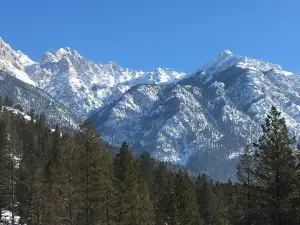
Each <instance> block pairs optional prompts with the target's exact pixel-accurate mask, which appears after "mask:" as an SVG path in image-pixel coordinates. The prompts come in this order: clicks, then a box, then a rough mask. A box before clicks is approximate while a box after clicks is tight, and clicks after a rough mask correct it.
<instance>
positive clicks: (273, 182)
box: [255, 106, 297, 225]
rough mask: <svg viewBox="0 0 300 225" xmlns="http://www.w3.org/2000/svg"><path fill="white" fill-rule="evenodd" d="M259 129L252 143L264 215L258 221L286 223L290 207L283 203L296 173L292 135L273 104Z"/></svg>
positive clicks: (281, 224)
mask: <svg viewBox="0 0 300 225" xmlns="http://www.w3.org/2000/svg"><path fill="white" fill-rule="evenodd" d="M262 132H263V134H262V136H261V137H260V139H259V141H258V143H257V144H255V147H256V151H255V163H256V168H255V176H256V177H255V178H256V180H257V182H256V187H257V189H258V191H259V196H258V202H257V203H258V206H259V207H260V209H261V210H260V212H261V218H262V219H263V220H262V221H260V223H263V224H273V225H283V224H288V220H287V218H288V214H289V211H290V209H286V204H287V201H288V197H289V195H290V194H291V193H293V187H294V185H293V182H294V178H295V177H296V176H297V165H296V158H295V156H294V155H293V151H292V149H291V147H290V146H291V144H293V143H294V138H290V137H289V135H288V129H287V127H286V124H285V120H284V118H283V117H282V116H281V113H280V112H279V111H278V110H277V109H276V108H275V107H274V106H273V107H272V109H271V111H270V113H269V114H268V116H267V118H266V120H265V124H264V125H262Z"/></svg>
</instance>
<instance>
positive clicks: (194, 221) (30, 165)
mask: <svg viewBox="0 0 300 225" xmlns="http://www.w3.org/2000/svg"><path fill="white" fill-rule="evenodd" d="M5 102H8V103H9V99H6V100H5V101H4V104H6V103H5ZM2 103H3V102H2ZM9 104H12V103H9ZM31 115H32V118H34V120H31V121H25V120H24V119H23V118H22V117H19V116H16V115H14V114H13V113H11V112H8V111H7V110H6V107H2V108H1V112H0V208H1V209H4V210H10V211H12V212H13V214H14V215H18V216H20V217H21V219H20V222H21V223H22V224H25V223H26V224H28V225H39V224H49V225H56V224H64V225H65V224H66V225H82V224H87V225H166V224H168V225H202V224H203V225H240V224H244V225H271V224H272V225H277V224H278V225H283V224H289V225H298V224H300V216H299V215H300V183H299V181H300V164H299V160H300V151H299V147H298V149H296V150H294V149H293V143H294V140H293V138H290V137H289V136H288V130H287V127H286V125H285V122H284V119H283V118H282V117H281V116H280V113H279V112H278V111H277V110H276V109H275V108H272V110H271V112H270V115H269V116H268V117H267V119H266V124H265V125H264V126H262V136H261V138H260V139H259V141H258V143H256V144H255V145H254V149H253V148H252V147H251V146H250V147H246V148H245V149H244V151H243V154H242V155H241V157H240V162H239V164H238V165H237V180H238V182H236V183H234V182H232V181H230V180H229V181H228V182H227V183H219V182H214V181H212V180H210V179H209V177H208V176H207V175H201V176H200V175H199V176H198V177H197V178H196V177H195V176H194V175H193V174H192V173H190V174H189V173H188V171H185V170H180V169H178V167H170V166H169V165H167V164H165V163H163V162H160V163H158V162H156V161H155V160H153V159H152V158H151V156H150V154H149V153H146V152H144V153H142V154H141V155H140V156H139V157H137V158H135V157H134V156H133V154H132V153H131V152H130V150H129V145H128V144H127V143H126V142H124V143H123V144H122V147H121V149H120V150H119V151H117V153H116V154H115V156H114V157H113V156H112V155H113V154H111V153H110V152H109V151H108V150H107V148H108V147H107V146H108V145H107V144H106V143H105V142H104V141H102V140H101V139H100V137H99V135H97V133H96V131H95V129H94V128H93V125H92V124H91V123H89V122H86V123H85V124H83V125H82V126H81V128H80V130H78V131H69V132H65V133H62V132H61V130H60V128H59V127H58V126H57V127H56V128H55V130H50V129H49V127H48V126H47V118H46V115H34V112H33V111H32V112H31ZM110 149H111V147H110ZM114 152H116V151H114ZM12 156H14V157H12ZM13 205H14V206H15V207H12V206H13Z"/></svg>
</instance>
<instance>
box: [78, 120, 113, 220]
mask: <svg viewBox="0 0 300 225" xmlns="http://www.w3.org/2000/svg"><path fill="white" fill-rule="evenodd" d="M79 148H80V149H81V150H80V153H79V154H80V157H81V159H82V160H81V166H80V167H81V170H80V176H81V182H82V190H81V191H82V197H83V199H82V200H83V205H82V216H80V215H79V216H80V217H81V218H82V221H81V222H82V223H84V224H90V225H93V224H99V222H101V223H104V224H105V223H106V224H110V220H112V219H111V217H112V216H111V214H112V213H113V212H112V210H109V209H111V206H109V204H111V203H112V202H111V198H112V196H113V194H112V192H113V188H112V185H111V184H112V169H111V168H112V167H111V164H112V160H111V158H110V155H109V154H108V153H107V151H106V149H105V145H104V143H103V141H101V140H100V137H99V135H97V133H96V131H95V130H94V128H93V125H92V123H90V122H87V123H85V124H84V125H83V126H82V133H81V134H80V146H79ZM103 203H104V204H103ZM105 221H106V222H105Z"/></svg>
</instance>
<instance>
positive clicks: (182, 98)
mask: <svg viewBox="0 0 300 225" xmlns="http://www.w3.org/2000/svg"><path fill="white" fill-rule="evenodd" d="M289 75H290V76H289ZM299 87H300V78H299V77H298V76H297V75H296V74H295V75H291V73H289V72H286V71H284V70H283V69H282V68H281V67H280V66H278V65H275V64H271V63H268V62H266V61H263V60H256V59H250V58H247V57H242V56H235V55H233V54H232V53H231V52H229V51H224V52H222V53H221V54H220V55H218V56H217V57H216V58H214V59H213V60H211V61H210V62H208V63H207V64H206V65H204V66H203V67H201V68H199V69H198V70H197V72H196V73H194V74H191V75H189V76H186V77H184V78H183V79H181V80H180V81H178V82H176V83H172V84H167V85H161V84H160V85H158V84H150V85H149V84H143V85H138V86H135V87H133V88H131V89H130V90H128V91H127V92H126V93H125V94H124V95H122V96H121V97H120V98H119V99H117V100H116V101H115V102H113V103H112V104H110V105H108V106H106V107H104V108H102V109H101V110H99V111H98V112H96V113H95V114H94V115H92V116H91V119H92V120H94V121H95V123H96V125H97V129H98V130H99V132H100V133H101V135H102V137H103V138H104V139H106V140H108V141H109V142H110V143H111V144H115V145H119V144H120V143H121V142H122V141H123V140H127V141H128V142H129V143H130V144H131V146H132V148H133V149H134V150H135V151H137V152H138V151H143V150H148V151H150V152H152V154H153V155H154V156H155V157H156V158H158V159H161V160H168V161H172V162H174V163H179V164H182V165H185V166H187V167H190V168H192V169H194V170H197V171H199V172H203V171H206V172H207V173H209V174H210V175H211V176H212V177H214V178H217V179H222V180H226V179H227V178H229V177H231V178H232V175H233V174H234V171H235V165H236V161H237V156H238V155H239V153H240V151H241V149H242V147H243V146H244V145H245V144H249V143H251V142H252V141H254V140H256V139H257V138H258V136H259V132H260V124H261V123H263V121H264V118H265V116H266V113H267V112H268V111H269V109H270V108H271V105H275V106H277V107H278V109H279V110H280V111H282V112H283V115H284V116H285V118H286V121H287V124H288V126H289V128H290V131H291V134H293V135H296V136H298V137H299V134H300V89H299Z"/></svg>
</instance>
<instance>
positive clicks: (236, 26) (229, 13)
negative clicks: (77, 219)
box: [0, 0, 300, 72]
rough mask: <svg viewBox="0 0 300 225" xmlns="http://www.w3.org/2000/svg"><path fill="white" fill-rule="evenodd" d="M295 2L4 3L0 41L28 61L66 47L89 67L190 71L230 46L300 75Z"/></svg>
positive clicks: (141, 0)
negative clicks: (108, 64) (112, 65)
mask: <svg viewBox="0 0 300 225" xmlns="http://www.w3.org/2000/svg"><path fill="white" fill-rule="evenodd" d="M299 9H300V1H299V0H84V1H83V0H72V1H71V0H51V1H41V0H3V1H1V18H2V19H1V29H0V36H1V37H2V38H3V39H4V40H5V41H6V42H8V43H9V44H10V45H11V46H12V47H13V48H15V49H20V50H22V51H23V52H24V53H26V54H27V55H29V56H30V57H31V58H33V59H34V60H38V59H39V57H40V56H41V55H42V54H43V53H44V52H45V51H55V50H56V49H58V48H60V47H66V46H68V47H71V48H74V49H76V50H77V51H78V52H79V53H80V54H81V55H83V56H84V57H85V58H87V59H89V60H93V61H95V62H103V63H106V62H108V61H115V62H117V63H118V64H120V65H121V66H123V67H129V68H133V69H144V70H148V71H150V70H153V69H154V68H156V67H158V66H160V67H169V68H174V69H176V70H181V71H185V72H192V71H194V70H195V69H196V68H197V67H199V66H200V65H202V64H204V63H205V62H206V61H208V60H209V59H211V58H212V57H214V56H215V55H217V54H218V53H219V52H221V51H222V50H224V49H229V50H231V51H232V52H233V53H235V54H238V55H246V56H249V57H255V58H259V59H265V60H267V61H270V62H273V63H278V64H280V65H282V66H283V68H284V69H286V70H289V71H292V72H297V71H300V59H299V53H300V26H299V22H300V13H299Z"/></svg>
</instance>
